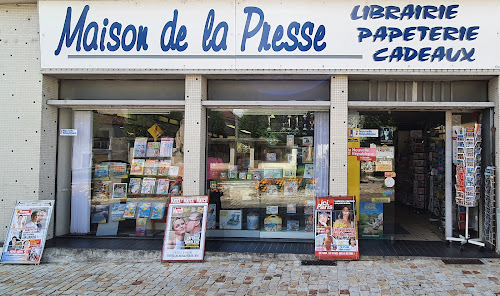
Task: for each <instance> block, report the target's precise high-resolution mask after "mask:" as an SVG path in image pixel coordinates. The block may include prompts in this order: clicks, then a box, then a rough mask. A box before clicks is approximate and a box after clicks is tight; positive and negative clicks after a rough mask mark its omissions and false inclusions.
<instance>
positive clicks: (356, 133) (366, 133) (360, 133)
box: [349, 128, 378, 138]
mask: <svg viewBox="0 0 500 296" xmlns="http://www.w3.org/2000/svg"><path fill="white" fill-rule="evenodd" d="M349 137H351V138H378V129H357V128H352V129H349Z"/></svg>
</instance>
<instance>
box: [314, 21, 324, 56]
mask: <svg viewBox="0 0 500 296" xmlns="http://www.w3.org/2000/svg"><path fill="white" fill-rule="evenodd" d="M325 34H326V29H325V26H323V25H320V26H319V27H318V30H317V31H316V35H314V50H315V51H322V50H323V49H325V48H326V42H323V43H322V44H321V45H320V44H318V42H320V41H321V40H323V38H325Z"/></svg>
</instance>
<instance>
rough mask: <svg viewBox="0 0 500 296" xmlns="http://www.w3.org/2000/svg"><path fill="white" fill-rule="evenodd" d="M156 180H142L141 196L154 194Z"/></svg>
mask: <svg viewBox="0 0 500 296" xmlns="http://www.w3.org/2000/svg"><path fill="white" fill-rule="evenodd" d="M155 184H156V178H144V179H142V186H141V193H142V194H153V193H154V192H155V190H154V189H155Z"/></svg>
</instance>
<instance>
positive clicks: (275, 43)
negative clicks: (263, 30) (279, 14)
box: [272, 25, 285, 51]
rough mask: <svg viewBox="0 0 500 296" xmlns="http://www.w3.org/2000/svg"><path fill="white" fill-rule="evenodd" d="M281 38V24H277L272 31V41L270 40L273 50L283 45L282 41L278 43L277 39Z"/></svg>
mask: <svg viewBox="0 0 500 296" xmlns="http://www.w3.org/2000/svg"><path fill="white" fill-rule="evenodd" d="M281 38H283V26H282V25H278V27H276V31H274V35H273V41H272V44H273V50H274V51H280V50H282V49H283V47H284V46H285V45H284V44H283V43H284V42H281V43H280V44H278V41H280V40H281Z"/></svg>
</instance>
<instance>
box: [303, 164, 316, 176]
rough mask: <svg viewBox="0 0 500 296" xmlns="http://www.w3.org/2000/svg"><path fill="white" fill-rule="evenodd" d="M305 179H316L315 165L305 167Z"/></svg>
mask: <svg viewBox="0 0 500 296" xmlns="http://www.w3.org/2000/svg"><path fill="white" fill-rule="evenodd" d="M304 178H307V179H311V178H314V164H306V165H305V166H304Z"/></svg>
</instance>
